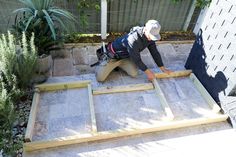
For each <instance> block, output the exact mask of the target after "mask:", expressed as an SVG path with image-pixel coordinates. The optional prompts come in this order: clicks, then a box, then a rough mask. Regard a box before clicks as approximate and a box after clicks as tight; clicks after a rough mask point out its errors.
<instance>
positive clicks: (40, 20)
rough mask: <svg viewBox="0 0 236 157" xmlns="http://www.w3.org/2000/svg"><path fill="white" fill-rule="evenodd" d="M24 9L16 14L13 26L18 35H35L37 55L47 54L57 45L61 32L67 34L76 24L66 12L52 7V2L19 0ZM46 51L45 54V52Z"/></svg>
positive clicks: (72, 17) (18, 10)
mask: <svg viewBox="0 0 236 157" xmlns="http://www.w3.org/2000/svg"><path fill="white" fill-rule="evenodd" d="M19 1H20V2H21V3H23V5H24V7H23V8H19V9H17V10H15V11H14V13H16V19H15V26H14V27H13V28H14V29H15V30H16V31H17V32H18V33H19V34H21V33H22V31H25V32H26V34H29V35H30V34H31V33H32V32H34V34H35V45H36V46H37V47H38V53H39V55H41V54H44V53H47V51H50V50H51V49H52V47H53V48H55V46H53V45H57V44H58V41H60V39H61V36H62V34H63V32H68V31H69V30H70V28H71V26H73V25H74V23H75V22H76V19H75V17H74V16H73V15H72V14H71V13H70V12H68V11H66V10H63V9H60V8H58V7H55V6H54V0H19ZM45 51H46V52H45Z"/></svg>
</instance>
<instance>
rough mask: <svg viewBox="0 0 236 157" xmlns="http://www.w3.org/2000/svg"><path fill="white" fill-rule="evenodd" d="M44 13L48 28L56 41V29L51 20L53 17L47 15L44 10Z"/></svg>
mask: <svg viewBox="0 0 236 157" xmlns="http://www.w3.org/2000/svg"><path fill="white" fill-rule="evenodd" d="M42 11H43V13H44V14H45V16H44V18H45V19H46V21H47V23H48V26H49V28H50V30H51V32H52V36H53V39H54V40H56V32H55V29H54V23H53V21H52V19H51V17H50V16H49V14H48V13H47V11H46V10H44V9H43V10H42Z"/></svg>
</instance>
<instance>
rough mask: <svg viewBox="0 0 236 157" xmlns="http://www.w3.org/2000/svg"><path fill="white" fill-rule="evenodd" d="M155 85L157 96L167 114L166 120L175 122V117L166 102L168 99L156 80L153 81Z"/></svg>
mask: <svg viewBox="0 0 236 157" xmlns="http://www.w3.org/2000/svg"><path fill="white" fill-rule="evenodd" d="M153 85H154V87H155V91H156V93H157V96H158V98H159V100H160V102H161V105H162V108H163V109H164V111H165V113H166V118H167V120H173V119H174V115H173V113H172V111H171V108H170V106H169V105H168V103H167V101H166V98H165V95H164V93H163V92H162V90H161V88H160V86H159V84H158V82H157V80H156V79H154V80H153Z"/></svg>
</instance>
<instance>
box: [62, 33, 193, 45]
mask: <svg viewBox="0 0 236 157" xmlns="http://www.w3.org/2000/svg"><path fill="white" fill-rule="evenodd" d="M124 34H126V33H125V32H124V33H113V32H112V33H109V35H108V36H107V39H106V40H102V39H101V36H99V35H93V36H91V35H90V36H84V35H83V36H80V35H78V34H72V35H70V36H67V37H66V40H65V42H66V43H100V42H101V41H104V42H111V41H113V40H115V39H116V38H118V37H121V36H122V35H124ZM194 39H195V34H194V33H192V32H163V33H161V41H182V40H194Z"/></svg>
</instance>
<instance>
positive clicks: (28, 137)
mask: <svg viewBox="0 0 236 157" xmlns="http://www.w3.org/2000/svg"><path fill="white" fill-rule="evenodd" d="M39 98H40V95H39V92H38V91H36V92H35V93H34V97H33V101H32V105H31V109H30V115H29V120H28V124H27V129H26V133H25V141H27V142H30V141H32V136H33V130H34V124H35V119H36V113H37V108H38V103H39Z"/></svg>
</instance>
